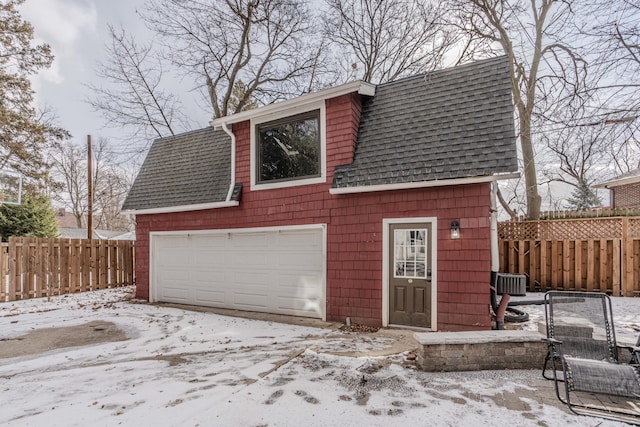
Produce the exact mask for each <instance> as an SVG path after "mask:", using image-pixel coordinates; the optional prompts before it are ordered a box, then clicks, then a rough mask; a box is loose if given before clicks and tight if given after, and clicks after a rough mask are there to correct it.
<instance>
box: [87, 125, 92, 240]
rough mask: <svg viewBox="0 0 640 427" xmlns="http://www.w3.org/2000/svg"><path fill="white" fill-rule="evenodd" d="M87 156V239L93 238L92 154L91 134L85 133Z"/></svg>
mask: <svg viewBox="0 0 640 427" xmlns="http://www.w3.org/2000/svg"><path fill="white" fill-rule="evenodd" d="M87 157H88V158H89V160H88V162H87V175H89V176H88V182H87V193H88V195H87V197H88V198H89V200H88V202H87V206H88V210H89V212H88V213H87V239H89V240H92V239H93V156H92V155H91V135H87Z"/></svg>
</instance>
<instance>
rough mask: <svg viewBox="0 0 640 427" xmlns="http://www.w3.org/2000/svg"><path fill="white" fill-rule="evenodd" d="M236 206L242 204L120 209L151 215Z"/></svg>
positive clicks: (223, 203)
mask: <svg viewBox="0 0 640 427" xmlns="http://www.w3.org/2000/svg"><path fill="white" fill-rule="evenodd" d="M234 206H240V202H236V201H231V202H212V203H199V204H197V205H183V206H167V207H162V208H150V209H131V210H126V211H120V213H121V214H123V215H150V214H161V213H173V212H187V211H200V210H205V209H219V208H231V207H234Z"/></svg>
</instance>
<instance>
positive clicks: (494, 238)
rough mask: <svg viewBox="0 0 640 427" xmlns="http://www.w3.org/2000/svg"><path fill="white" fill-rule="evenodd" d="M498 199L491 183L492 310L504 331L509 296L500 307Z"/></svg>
mask: <svg viewBox="0 0 640 427" xmlns="http://www.w3.org/2000/svg"><path fill="white" fill-rule="evenodd" d="M497 197H498V183H497V182H496V181H493V182H492V183H491V196H490V208H489V213H490V230H491V231H490V232H491V235H490V242H491V284H490V285H489V286H490V292H491V308H492V309H493V312H494V313H495V315H496V329H498V330H503V329H504V313H505V311H506V309H507V304H508V303H509V295H503V296H502V298H501V299H500V305H499V306H498V301H497V297H496V294H497V286H498V272H499V271H500V254H499V248H498V206H497V203H496V199H497Z"/></svg>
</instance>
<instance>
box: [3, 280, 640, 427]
mask: <svg viewBox="0 0 640 427" xmlns="http://www.w3.org/2000/svg"><path fill="white" fill-rule="evenodd" d="M131 292H132V289H130V288H125V289H116V290H105V291H98V292H92V293H86V294H78V295H69V296H64V297H56V298H51V300H50V301H48V300H47V299H37V300H27V301H21V302H14V303H0V349H1V347H2V346H3V345H10V343H11V342H12V341H15V340H17V339H19V338H20V337H22V336H24V335H25V334H27V333H29V332H31V331H33V330H37V329H41V328H54V327H65V326H74V325H82V324H86V323H87V322H91V321H104V322H113V323H114V324H115V325H117V326H118V328H120V329H122V330H124V331H125V332H126V335H127V338H128V339H126V340H123V341H114V342H106V343H101V344H94V345H87V346H79V347H69V348H58V349H55V350H52V351H48V352H45V353H37V354H30V355H24V356H19V357H12V358H4V359H0V393H1V394H0V396H1V398H0V424H1V425H12V426H14V425H15V426H22V425H24V426H94V425H96V426H111V425H134V426H142V425H149V426H323V427H324V426H385V427H389V426H396V425H398V426H407V425H411V426H427V425H428V426H467V425H468V426H477V425H483V426H504V425H507V424H511V425H518V426H540V425H547V426H556V425H576V426H616V425H622V424H620V423H614V422H609V421H603V420H601V419H598V418H589V417H580V416H576V415H573V414H571V413H569V412H568V411H567V410H566V409H564V408H562V407H561V406H560V405H558V404H551V403H549V402H553V401H554V399H555V397H554V396H553V391H552V389H551V388H549V385H548V384H546V387H545V388H544V389H540V388H539V386H538V385H539V384H540V383H541V382H544V380H542V381H541V380H540V371H482V372H458V373H426V372H420V371H417V370H415V369H413V368H412V367H411V365H407V364H406V363H404V362H405V357H404V356H405V355H403V354H397V355H392V356H388V357H359V358H352V357H346V356H336V355H331V354H329V353H331V352H335V351H343V350H344V348H345V342H346V341H345V340H351V341H350V342H351V344H350V345H351V348H352V349H358V350H359V351H366V350H367V349H370V350H374V349H377V348H380V347H381V346H384V345H385V338H384V337H379V338H378V337H376V336H375V335H374V336H372V335H369V334H345V335H344V336H341V335H340V333H339V332H338V333H337V332H336V331H332V330H329V329H319V328H311V327H302V326H296V325H287V324H280V323H274V322H266V321H257V320H249V319H242V318H235V317H225V316H220V315H216V314H212V313H200V312H194V311H188V310H180V309H175V308H169V307H158V306H153V305H149V304H141V303H136V302H131V301H129V300H128V297H130V293H131ZM614 304H615V305H614V314H615V315H616V327H617V332H618V335H619V336H623V337H625V338H629V339H634V340H635V337H636V336H637V334H638V330H640V298H635V299H631V298H615V299H614ZM521 308H522V309H524V310H525V311H528V312H529V313H530V316H531V319H532V320H531V321H530V322H529V323H528V324H526V325H524V327H525V328H527V329H537V327H538V326H537V323H538V322H539V321H543V320H544V308H543V306H526V307H521ZM541 394H544V395H545V396H541Z"/></svg>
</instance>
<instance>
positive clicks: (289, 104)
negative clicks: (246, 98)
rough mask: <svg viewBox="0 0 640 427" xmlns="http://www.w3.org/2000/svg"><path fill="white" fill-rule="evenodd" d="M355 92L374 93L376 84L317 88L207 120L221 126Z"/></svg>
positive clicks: (346, 84) (217, 126)
mask: <svg viewBox="0 0 640 427" xmlns="http://www.w3.org/2000/svg"><path fill="white" fill-rule="evenodd" d="M353 92H357V93H359V94H360V95H366V96H373V95H375V93H376V86H375V85H373V84H371V83H367V82H363V81H360V80H358V81H355V82H349V83H345V84H343V85H340V86H336V87H332V88H328V89H323V90H319V91H317V92H313V93H307V94H305V95H301V96H298V97H296V98H293V99H288V100H286V101H282V102H278V103H276V104H270V105H265V106H264V107H259V108H256V109H255V110H247V111H243V112H241V113H237V114H233V115H231V116H225V117H220V118H217V119H213V120H211V122H209V123H210V124H211V126H213V127H214V128H220V127H222V124H223V123H226V124H232V123H239V122H244V121H246V120H250V119H255V118H258V117H262V116H266V115H269V114H274V113H278V112H280V111H283V110H289V109H292V108H298V107H301V106H304V105H305V104H309V103H312V102H318V101H323V100H325V99H330V98H336V97H338V96H342V95H346V94H348V93H353Z"/></svg>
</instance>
